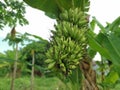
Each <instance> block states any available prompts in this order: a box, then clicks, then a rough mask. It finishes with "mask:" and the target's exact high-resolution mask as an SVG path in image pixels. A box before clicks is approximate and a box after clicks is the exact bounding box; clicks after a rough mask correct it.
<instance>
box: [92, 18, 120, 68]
mask: <svg viewBox="0 0 120 90" xmlns="http://www.w3.org/2000/svg"><path fill="white" fill-rule="evenodd" d="M94 20H95V22H96V24H97V25H98V26H99V28H100V29H101V31H103V32H100V33H99V34H98V35H97V37H96V38H94V39H92V40H94V42H93V43H92V45H93V44H95V43H97V44H98V45H99V47H101V50H102V51H101V52H103V51H104V50H103V48H104V49H106V51H107V54H106V55H105V54H104V57H106V58H107V59H109V60H110V61H112V63H113V64H115V65H117V66H119V63H120V37H119V36H117V35H116V34H115V33H114V31H115V29H116V30H119V29H118V28H119V25H120V18H117V19H116V20H115V21H113V23H111V24H109V25H108V26H107V27H104V26H102V24H101V23H100V22H99V21H97V19H95V18H94ZM116 26H117V27H116ZM114 27H115V28H114ZM108 29H109V31H110V32H109V31H108ZM113 29H114V30H113ZM106 31H107V32H106ZM90 41H91V40H90ZM97 44H96V46H95V45H94V46H95V47H93V46H92V45H91V46H92V47H93V48H96V47H98V45H97ZM99 49H100V48H99ZM96 50H97V51H98V52H100V50H98V49H96ZM101 52H100V53H101ZM101 55H103V54H101ZM107 55H108V56H109V57H107Z"/></svg>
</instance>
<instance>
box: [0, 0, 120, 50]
mask: <svg viewBox="0 0 120 90" xmlns="http://www.w3.org/2000/svg"><path fill="white" fill-rule="evenodd" d="M90 1H91V5H90V11H89V13H90V15H91V17H92V16H95V17H96V18H97V19H98V20H99V21H100V22H101V23H102V24H103V25H105V23H106V22H112V21H113V20H114V19H116V18H117V17H118V16H120V0H90ZM26 19H28V21H29V25H27V26H23V27H20V26H18V27H17V28H16V30H17V31H18V32H22V33H24V32H28V33H31V34H36V35H38V36H41V37H42V38H44V39H48V38H49V36H50V30H51V29H53V25H54V23H55V20H52V19H50V18H49V17H47V16H45V15H44V13H43V12H42V11H40V10H37V9H33V8H31V7H27V8H26ZM9 31H10V28H5V29H4V30H3V31H1V30H0V52H1V51H4V50H7V49H8V46H7V43H6V42H4V43H2V42H1V38H4V37H5V36H6V34H7V33H8V32H9Z"/></svg>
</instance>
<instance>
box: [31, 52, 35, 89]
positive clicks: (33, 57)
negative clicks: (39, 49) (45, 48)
mask: <svg viewBox="0 0 120 90" xmlns="http://www.w3.org/2000/svg"><path fill="white" fill-rule="evenodd" d="M34 64H35V56H34V50H32V72H31V90H34Z"/></svg>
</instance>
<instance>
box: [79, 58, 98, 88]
mask: <svg viewBox="0 0 120 90" xmlns="http://www.w3.org/2000/svg"><path fill="white" fill-rule="evenodd" d="M80 68H81V71H82V73H83V75H84V80H83V87H82V90H99V88H98V86H97V83H96V72H95V71H94V70H93V69H92V68H91V61H90V60H89V61H88V59H87V58H85V59H84V60H83V61H81V63H80Z"/></svg>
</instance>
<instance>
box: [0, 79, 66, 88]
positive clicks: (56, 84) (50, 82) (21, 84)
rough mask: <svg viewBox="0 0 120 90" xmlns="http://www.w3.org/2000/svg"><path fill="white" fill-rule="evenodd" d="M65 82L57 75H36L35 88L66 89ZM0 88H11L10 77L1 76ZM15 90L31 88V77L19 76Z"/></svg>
mask: <svg viewBox="0 0 120 90" xmlns="http://www.w3.org/2000/svg"><path fill="white" fill-rule="evenodd" d="M62 87H64V84H63V83H62V82H61V81H60V80H59V79H58V78H56V77H51V78H46V77H42V78H39V77H36V78H35V85H34V90H58V89H59V90H64V89H63V88H62ZM0 90H10V79H9V78H0ZM15 90H30V77H22V78H17V79H16V80H15Z"/></svg>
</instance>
